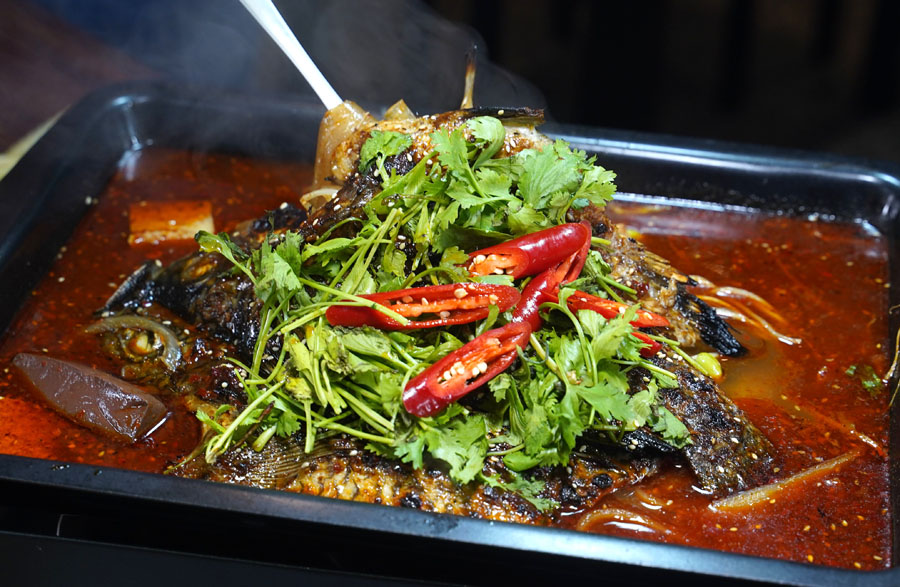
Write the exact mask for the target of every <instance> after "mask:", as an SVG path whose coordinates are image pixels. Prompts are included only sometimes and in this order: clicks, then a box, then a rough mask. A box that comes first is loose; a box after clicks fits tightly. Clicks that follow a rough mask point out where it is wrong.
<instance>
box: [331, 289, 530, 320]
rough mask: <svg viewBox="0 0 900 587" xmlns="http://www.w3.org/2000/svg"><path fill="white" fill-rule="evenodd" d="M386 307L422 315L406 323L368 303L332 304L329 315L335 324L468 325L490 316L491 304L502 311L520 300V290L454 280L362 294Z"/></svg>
mask: <svg viewBox="0 0 900 587" xmlns="http://www.w3.org/2000/svg"><path fill="white" fill-rule="evenodd" d="M360 297H362V298H365V299H367V300H371V301H373V302H377V303H379V304H381V305H383V306H386V307H388V308H390V309H391V310H393V311H394V312H396V313H398V314H400V315H401V316H403V317H404V318H419V317H421V316H426V318H425V319H423V320H410V321H409V324H407V325H402V324H400V323H399V322H397V321H396V320H394V319H393V318H391V317H390V316H387V315H385V314H384V313H383V312H379V311H378V310H375V309H373V308H368V307H365V306H331V307H330V308H328V311H326V312H325V318H326V319H327V320H328V322H330V323H331V325H332V326H374V327H375V328H381V329H383V330H412V329H414V328H433V327H435V326H450V325H453V324H466V323H468V322H474V321H475V320H481V319H483V318H486V317H487V315H488V313H489V312H490V309H491V306H497V307H499V309H500V311H501V312H505V311H506V310H509V309H510V308H512V307H513V306H515V305H516V303H517V302H518V301H519V291H518V290H517V289H516V288H514V287H510V286H508V285H495V284H491V283H451V284H448V285H430V286H427V287H414V288H410V289H400V290H397V291H388V292H382V293H376V294H368V295H364V296H360Z"/></svg>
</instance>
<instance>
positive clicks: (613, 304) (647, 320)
mask: <svg viewBox="0 0 900 587" xmlns="http://www.w3.org/2000/svg"><path fill="white" fill-rule="evenodd" d="M567 305H568V306H569V309H570V310H572V311H573V312H574V311H575V310H593V311H594V312H597V313H598V314H600V315H601V316H603V317H604V318H615V317H616V316H618V315H620V314H624V313H625V310H627V309H628V304H623V303H622V302H617V301H615V300H607V299H605V298H599V297H597V296H594V295H591V294H589V293H585V292H583V291H576V292H575V293H573V294H572V295H570V296H569V298H568V300H567ZM631 325H632V326H636V327H638V328H647V327H653V326H669V321H668V320H667V319H666V317H665V316H660V315H659V314H654V313H653V312H649V311H647V310H641V309H640V308H638V310H637V313H636V314H635V316H634V320H632V321H631Z"/></svg>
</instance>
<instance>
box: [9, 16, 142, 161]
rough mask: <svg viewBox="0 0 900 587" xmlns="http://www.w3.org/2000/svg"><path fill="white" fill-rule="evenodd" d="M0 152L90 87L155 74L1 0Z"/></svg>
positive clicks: (67, 28)
mask: <svg viewBox="0 0 900 587" xmlns="http://www.w3.org/2000/svg"><path fill="white" fill-rule="evenodd" d="M0 15H2V16H0V152H2V151H5V150H6V149H8V148H9V147H10V146H11V145H12V144H13V143H15V142H16V141H17V140H18V139H20V138H22V137H23V136H25V135H26V134H28V133H29V132H30V131H32V130H33V129H34V128H35V127H37V126H38V125H40V124H41V123H43V122H44V121H46V120H47V119H48V118H50V117H52V116H53V115H55V114H57V113H58V112H60V111H61V110H63V109H65V108H66V107H67V106H69V105H71V104H73V103H75V102H77V101H78V100H79V99H81V98H82V97H84V96H85V95H86V94H88V93H90V92H91V91H92V90H95V89H97V88H100V87H102V86H105V85H108V84H111V83H114V82H117V81H124V80H133V79H149V78H153V77H156V74H155V73H154V72H153V70H151V69H149V68H147V67H145V66H144V65H142V64H140V63H137V62H135V61H134V60H133V59H131V58H130V57H128V56H127V55H124V54H123V53H121V52H120V51H117V50H115V49H113V48H111V47H108V46H107V45H104V44H103V43H101V42H100V41H98V40H97V39H95V38H93V37H91V36H89V35H87V34H85V33H83V32H81V31H79V30H77V29H75V28H74V27H72V26H70V25H68V24H67V23H65V22H63V21H62V20H60V19H58V18H57V17H55V16H53V15H51V14H49V13H48V12H46V11H44V10H42V9H41V8H39V7H37V6H33V5H32V4H30V3H28V2H23V1H22V0H0Z"/></svg>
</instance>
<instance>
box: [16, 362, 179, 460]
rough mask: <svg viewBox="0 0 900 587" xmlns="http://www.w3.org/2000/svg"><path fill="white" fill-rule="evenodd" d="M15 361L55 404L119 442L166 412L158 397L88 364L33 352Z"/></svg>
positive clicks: (159, 420)
mask: <svg viewBox="0 0 900 587" xmlns="http://www.w3.org/2000/svg"><path fill="white" fill-rule="evenodd" d="M13 365H15V366H16V367H18V368H19V369H21V370H22V372H23V373H24V374H25V376H26V377H28V380H29V381H31V383H32V384H34V387H35V390H36V391H37V392H38V393H39V395H40V396H41V397H42V398H43V399H44V400H45V401H46V402H47V403H49V404H50V406H51V407H52V408H53V409H55V410H57V411H58V412H60V413H61V414H63V415H64V416H65V417H67V418H69V419H70V420H73V421H75V422H77V423H79V424H81V425H83V426H87V427H88V428H92V429H94V430H97V431H98V432H102V433H103V434H106V435H108V436H110V437H112V438H115V439H116V440H119V441H121V442H129V443H130V442H135V441H137V440H140V439H141V438H143V437H144V436H146V435H147V434H148V433H149V432H151V431H152V430H153V429H155V428H156V427H157V426H159V424H160V423H162V421H163V420H164V419H165V417H166V406H165V405H163V403H162V402H161V401H159V400H158V399H157V398H156V396H154V395H152V394H150V393H147V392H146V391H144V390H142V389H141V388H139V387H137V386H136V385H133V384H131V383H128V382H127V381H122V380H121V379H118V378H116V377H113V376H112V375H110V374H109V373H104V372H103V371H98V370H97V369H92V368H91V367H88V366H86V365H80V364H78V363H73V362H71V361H63V360H61V359H54V358H52V357H45V356H41V355H33V354H30V353H19V354H18V355H16V357H15V358H14V359H13Z"/></svg>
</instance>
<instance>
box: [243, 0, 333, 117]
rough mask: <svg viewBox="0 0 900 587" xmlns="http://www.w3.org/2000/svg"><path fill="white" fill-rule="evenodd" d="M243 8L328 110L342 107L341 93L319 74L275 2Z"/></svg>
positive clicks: (250, 1) (252, 1)
mask: <svg viewBox="0 0 900 587" xmlns="http://www.w3.org/2000/svg"><path fill="white" fill-rule="evenodd" d="M241 4H243V5H244V8H246V9H247V10H248V11H249V12H250V14H252V15H253V18H255V19H256V22H258V23H259V24H260V26H262V28H263V29H264V30H265V31H266V32H267V33H269V36H270V37H272V40H273V41H275V43H277V44H278V46H279V47H281V50H282V51H284V53H285V55H287V56H288V59H290V60H291V62H293V64H294V65H295V66H296V67H297V69H299V70H300V73H302V74H303V77H304V78H306V81H307V82H309V85H310V86H312V89H313V91H315V93H316V95H318V96H319V99H320V100H322V103H323V104H325V108H327V109H329V110H331V109H332V108H334V107H335V106H338V105H340V104H341V102H342V100H341V97H340V96H338V95H337V92H335V91H334V88H332V87H331V84H329V83H328V80H327V79H325V76H324V75H322V72H321V71H319V68H318V67H316V64H315V63H313V60H312V59H310V57H309V54H308V53H307V52H306V50H305V49H304V48H303V45H301V44H300V41H298V40H297V37H296V36H294V33H293V32H292V31H291V29H290V28H289V27H288V25H287V23H286V22H284V18H282V16H281V13H280V12H278V9H277V8H275V5H274V4H272V0H241Z"/></svg>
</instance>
